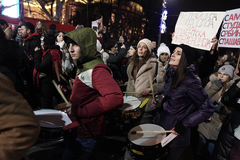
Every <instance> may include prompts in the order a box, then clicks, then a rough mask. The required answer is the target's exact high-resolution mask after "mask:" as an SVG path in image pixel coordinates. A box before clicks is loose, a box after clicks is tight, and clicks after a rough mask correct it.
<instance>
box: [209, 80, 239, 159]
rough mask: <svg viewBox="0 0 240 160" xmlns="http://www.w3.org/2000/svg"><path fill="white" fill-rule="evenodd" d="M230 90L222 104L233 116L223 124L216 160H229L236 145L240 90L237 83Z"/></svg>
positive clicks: (225, 94) (215, 151)
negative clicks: (235, 134) (235, 132)
mask: <svg viewBox="0 0 240 160" xmlns="http://www.w3.org/2000/svg"><path fill="white" fill-rule="evenodd" d="M239 81H240V79H238V80H236V82H235V83H234V84H233V85H232V86H231V87H230V88H229V89H228V91H227V92H225V93H224V95H223V96H222V99H221V102H222V103H223V104H224V105H226V106H227V107H228V108H229V109H230V110H231V114H230V115H228V117H227V118H226V119H225V121H224V122H223V125H222V128H221V130H220V133H219V135H218V139H217V142H216V145H215V148H214V151H213V155H212V159H214V160H215V159H216V160H229V159H230V151H231V149H232V148H233V145H234V130H235V129H236V128H237V127H238V126H239V124H240V118H239V117H240V104H239V103H237V102H238V99H239V97H240V89H239V88H238V87H237V86H236V83H237V82H239Z"/></svg>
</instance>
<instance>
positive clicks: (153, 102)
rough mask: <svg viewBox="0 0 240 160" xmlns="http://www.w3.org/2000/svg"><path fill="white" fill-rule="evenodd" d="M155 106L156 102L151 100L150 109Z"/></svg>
mask: <svg viewBox="0 0 240 160" xmlns="http://www.w3.org/2000/svg"><path fill="white" fill-rule="evenodd" d="M156 106H157V104H156V102H155V101H154V100H153V99H152V103H151V107H152V108H156Z"/></svg>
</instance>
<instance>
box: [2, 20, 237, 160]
mask: <svg viewBox="0 0 240 160" xmlns="http://www.w3.org/2000/svg"><path fill="white" fill-rule="evenodd" d="M0 25H1V30H0V42H1V43H0V74H1V75H0V77H1V78H0V83H1V85H0V87H1V88H3V89H1V91H0V94H1V95H2V94H3V92H4V91H3V90H4V89H5V90H9V91H8V92H9V95H8V96H11V98H12V99H15V101H13V102H11V103H12V105H13V106H12V107H14V106H15V105H18V104H19V107H22V108H18V110H19V112H20V113H21V112H26V113H21V114H22V116H23V119H21V118H20V119H19V122H17V121H16V120H18V119H17V118H16V120H15V124H18V123H21V124H23V125H22V126H21V125H20V126H21V127H23V128H24V125H28V126H27V128H26V130H31V132H27V133H26V135H25V137H27V138H26V139H25V142H26V144H28V145H26V146H24V147H25V148H24V147H23V148H21V150H18V148H17V147H18V146H17V145H16V151H15V150H10V149H9V151H6V148H4V149H0V152H1V153H2V152H5V153H4V154H1V155H0V157H1V156H2V157H1V159H2V158H3V159H11V158H6V157H11V156H13V154H15V153H18V154H15V155H17V156H18V157H17V158H16V157H14V159H21V158H22V157H23V156H24V153H25V152H26V149H28V148H29V147H31V145H33V143H34V142H35V141H36V139H37V136H38V134H39V124H38V123H37V121H36V118H35V117H34V115H33V113H32V110H37V109H45V108H47V109H55V108H56V106H58V104H61V103H63V102H64V101H63V99H62V97H61V96H60V95H59V93H58V92H57V89H56V88H55V86H54V84H53V83H52V81H53V80H55V81H56V82H57V84H58V87H59V88H60V89H61V90H62V91H63V93H64V95H65V96H66V97H67V99H68V100H69V102H70V103H69V104H67V107H68V108H70V110H69V109H68V111H67V113H68V115H69V117H70V118H71V120H72V122H73V123H71V124H70V125H68V126H65V127H64V129H65V130H69V129H71V130H74V131H75V134H74V135H75V139H74V140H73V141H69V142H68V144H67V146H66V149H65V152H64V154H63V159H64V160H65V159H66V160H67V159H68V160H69V159H73V160H76V159H91V158H93V155H94V152H95V150H96V148H97V146H98V145H99V143H100V142H101V139H102V137H103V136H104V133H105V132H106V127H108V126H106V125H105V123H106V122H105V120H104V119H105V118H109V117H105V115H106V113H109V112H110V113H113V112H115V111H116V110H117V108H120V107H121V106H122V105H123V92H125V91H126V95H127V96H133V97H136V98H138V99H139V100H140V101H141V102H143V101H144V100H145V99H146V98H147V97H148V96H149V95H156V98H154V97H153V98H150V100H148V102H147V103H146V106H145V109H144V110H143V111H142V113H141V114H140V115H139V117H137V118H138V120H137V121H135V122H134V126H136V125H140V124H145V123H154V124H158V125H160V126H162V127H163V128H164V129H166V130H171V131H172V133H173V134H176V135H177V138H175V139H173V140H172V142H170V143H169V145H168V146H167V149H166V152H167V153H168V154H167V156H165V157H164V158H165V159H168V160H179V159H180V158H181V156H182V154H183V152H184V150H185V149H186V147H187V146H189V145H191V146H192V149H193V155H194V159H195V160H201V159H204V160H206V159H214V160H215V159H216V160H228V159H231V160H236V159H239V157H240V129H239V128H240V121H239V120H240V107H239V98H240V82H239V79H240V77H239V68H238V66H239V65H238V63H239V62H238V61H237V58H238V55H237V54H236V53H235V55H234V52H235V51H233V50H231V49H227V48H218V45H217V44H218V38H219V37H218V36H219V35H216V36H215V37H213V39H212V43H213V45H212V47H211V50H210V51H203V50H198V49H194V48H191V47H189V46H187V45H173V44H170V43H169V42H170V41H171V38H169V39H167V40H166V41H165V39H164V38H163V39H162V43H161V44H160V45H159V46H156V42H155V41H151V40H149V39H148V38H144V39H141V40H140V41H138V43H137V44H128V39H127V37H126V36H125V35H120V36H119V39H117V40H116V39H111V38H110V37H109V35H108V34H107V31H106V27H105V26H101V28H97V29H91V28H87V27H84V26H82V25H79V26H77V27H76V29H75V30H73V31H71V32H69V33H64V32H63V31H57V28H56V25H54V24H51V25H49V27H47V25H46V23H45V22H44V21H42V20H41V21H38V22H37V24H36V25H34V24H32V23H30V22H21V23H20V24H19V26H17V27H15V29H14V30H13V31H12V29H11V27H9V25H8V23H7V22H6V21H5V20H4V19H0ZM173 35H174V34H173ZM5 83H6V85H2V84H5ZM7 84H8V85H7ZM160 95H162V96H163V97H164V98H163V99H162V101H161V102H159V101H158V100H159V99H158V98H157V97H159V96H160ZM6 98H8V97H6ZM22 101H24V102H22ZM0 102H1V100H0ZM28 104H29V105H28ZM8 105H9V108H10V109H11V107H10V106H11V104H10V103H9V102H8V101H3V102H1V107H0V109H1V110H5V109H6V107H8ZM30 106H31V108H30ZM2 108H3V109H2ZM26 108H27V109H26ZM3 112H4V111H3ZM6 112H8V111H6ZM3 114H7V113H3ZM10 115H11V113H10ZM113 115H114V114H113ZM3 116H4V115H1V119H2V117H3ZM24 116H25V117H27V118H26V119H24ZM9 119H10V121H11V118H10V117H9ZM111 119H112V117H111V116H110V121H111ZM28 120H29V124H28V122H27V121H28ZM115 122H116V121H114V122H110V123H109V125H111V124H112V123H115ZM2 124H4V121H3V122H2ZM113 125H116V124H113ZM1 126H3V125H1ZM134 126H132V127H134ZM18 127H19V126H18V125H13V126H11V125H10V128H18ZM28 127H30V128H28ZM31 127H32V129H31ZM0 132H1V135H0V138H2V137H4V134H3V133H4V132H5V128H4V127H3V128H1V129H0ZM22 132H24V133H25V130H24V129H22ZM33 132H34V133H33ZM193 137H195V139H194V138H193ZM9 138H10V137H9ZM12 138H14V137H12ZM30 139H31V140H32V142H31V143H30V142H28V141H29V140H30ZM190 140H192V141H190ZM6 141H7V140H6ZM13 141H14V140H13ZM2 143H3V144H5V143H4V142H2ZM19 143H20V142H19ZM18 145H19V144H18ZM100 145H101V143H100ZM0 148H1V147H0ZM20 151H22V152H20ZM236 157H237V158H236ZM157 158H159V157H156V159H157ZM125 159H134V157H133V156H132V154H131V150H129V149H127V150H126V153H125Z"/></svg>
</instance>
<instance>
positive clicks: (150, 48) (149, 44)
mask: <svg viewBox="0 0 240 160" xmlns="http://www.w3.org/2000/svg"><path fill="white" fill-rule="evenodd" d="M141 42H143V43H145V44H146V45H147V47H148V50H149V51H150V52H151V51H152V42H151V41H150V40H149V39H147V38H144V39H142V40H140V41H139V42H138V44H137V48H138V45H139V44H140V43H141Z"/></svg>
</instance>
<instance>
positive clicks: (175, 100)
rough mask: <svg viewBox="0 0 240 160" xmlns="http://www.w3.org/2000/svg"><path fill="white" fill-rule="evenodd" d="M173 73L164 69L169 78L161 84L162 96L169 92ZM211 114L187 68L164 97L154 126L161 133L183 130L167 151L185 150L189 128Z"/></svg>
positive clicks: (211, 107)
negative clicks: (182, 76) (161, 131)
mask: <svg viewBox="0 0 240 160" xmlns="http://www.w3.org/2000/svg"><path fill="white" fill-rule="evenodd" d="M175 71H176V69H175V68H173V67H170V68H168V70H167V72H166V74H167V76H168V77H169V78H168V80H167V81H166V82H165V86H164V88H163V91H162V93H163V94H164V93H165V92H167V91H168V89H169V88H170V86H171V84H172V77H173V75H174V73H175ZM213 112H214V106H213V104H212V102H211V100H210V99H209V97H208V96H207V93H206V92H205V91H204V89H203V88H202V85H201V81H200V80H199V79H197V78H196V76H195V75H194V66H193V65H191V66H190V67H188V73H187V75H186V77H185V79H184V80H183V82H182V83H181V84H180V85H179V86H178V87H177V88H175V89H171V90H170V92H169V93H168V94H167V95H166V97H165V101H164V102H163V108H162V110H161V112H160V113H159V114H158V115H157V116H156V117H155V120H154V122H155V123H157V124H159V125H160V126H162V127H163V128H164V129H165V130H171V129H173V128H174V127H175V129H176V127H177V126H178V128H181V130H185V132H183V134H180V135H178V136H177V137H176V138H175V139H173V140H172V142H171V143H170V147H186V146H188V145H189V144H190V134H191V133H190V128H191V127H194V126H196V125H198V124H199V123H201V122H203V121H204V120H206V119H208V118H209V117H211V116H212V114H213Z"/></svg>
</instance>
